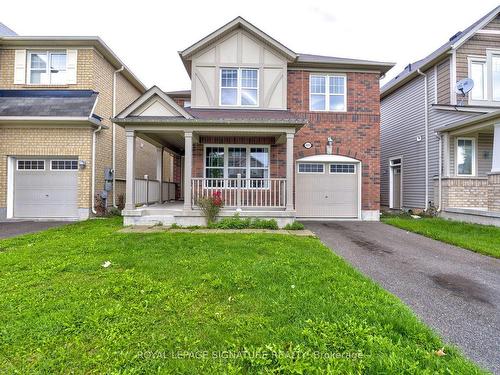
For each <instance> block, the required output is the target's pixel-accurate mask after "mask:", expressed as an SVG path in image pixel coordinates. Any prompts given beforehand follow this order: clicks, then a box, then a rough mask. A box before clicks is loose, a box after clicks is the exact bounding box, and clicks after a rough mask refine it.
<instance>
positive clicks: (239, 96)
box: [220, 68, 259, 107]
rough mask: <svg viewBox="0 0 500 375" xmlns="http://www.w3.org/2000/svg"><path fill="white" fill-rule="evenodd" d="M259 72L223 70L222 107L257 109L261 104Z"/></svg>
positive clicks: (221, 81) (240, 69)
mask: <svg viewBox="0 0 500 375" xmlns="http://www.w3.org/2000/svg"><path fill="white" fill-rule="evenodd" d="M258 91H259V71H258V69H247V68H222V69H221V71H220V105H222V106H241V107H256V106H257V105H258V103H259V99H258V98H259V93H258Z"/></svg>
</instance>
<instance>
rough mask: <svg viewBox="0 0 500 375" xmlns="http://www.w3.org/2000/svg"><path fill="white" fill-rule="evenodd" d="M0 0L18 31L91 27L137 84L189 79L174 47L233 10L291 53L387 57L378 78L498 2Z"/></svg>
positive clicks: (178, 85)
mask: <svg viewBox="0 0 500 375" xmlns="http://www.w3.org/2000/svg"><path fill="white" fill-rule="evenodd" d="M71 4H72V2H71V1H68V0H62V1H61V0H51V1H50V4H49V3H47V2H43V1H38V0H37V1H34V0H23V1H7V0H4V1H2V5H1V6H0V22H3V23H4V24H6V25H7V26H9V27H10V28H11V29H13V30H14V31H16V32H17V33H18V34H19V35H68V36H69V35H71V36H73V35H98V36H100V37H101V38H102V39H103V40H104V41H105V42H106V44H108V45H109V46H110V47H111V49H113V51H114V52H115V53H116V54H117V55H118V56H119V57H120V58H121V59H122V60H123V61H124V62H125V64H126V65H127V66H128V67H129V68H130V69H132V71H133V72H134V73H135V74H136V75H137V76H138V77H139V79H141V80H142V81H143V82H144V84H145V85H146V86H148V87H149V86H151V85H154V84H156V85H158V86H160V88H162V89H163V90H165V91H170V90H181V89H187V88H190V82H189V77H188V75H187V73H186V71H185V69H184V66H183V65H182V63H181V60H180V58H179V56H178V54H177V51H179V50H183V49H185V48H186V47H188V46H190V45H191V44H193V43H194V42H196V41H198V40H199V39H201V38H202V37H204V36H206V35H207V34H209V33H210V32H212V31H214V30H215V29H217V28H219V27H220V26H222V25H223V24H225V23H227V22H228V21H230V20H232V19H233V18H235V17H236V16H239V15H240V16H242V17H244V18H245V19H247V20H248V21H250V22H251V23H253V24H254V25H255V26H257V27H258V28H260V29H262V30H263V31H265V32H266V33H268V34H269V35H271V36H272V37H274V38H275V39H277V40H279V41H280V42H281V43H283V44H284V45H286V46H287V47H289V48H290V49H292V50H293V51H295V52H301V53H312V54H318V55H329V56H338V57H352V58H361V59H368V60H381V61H391V62H396V63H397V64H398V65H397V66H396V67H395V68H393V69H392V70H391V71H390V72H389V74H388V75H387V77H386V79H388V78H391V77H393V76H394V75H396V74H397V72H398V71H399V70H400V69H402V68H403V67H404V66H406V65H407V64H408V63H409V62H412V61H415V60H418V59H421V58H422V57H424V56H425V55H427V54H429V53H430V52H432V51H433V50H434V49H436V48H437V47H439V46H440V45H441V44H443V43H444V42H445V41H446V40H448V39H449V37H450V36H452V35H453V34H454V33H455V32H457V31H459V30H463V29H464V28H466V27H467V26H468V25H470V24H471V23H473V22H474V21H476V20H477V19H478V18H480V17H481V16H483V15H484V14H486V13H487V12H489V11H490V10H491V9H493V8H494V7H495V6H497V5H498V0H476V1H471V0H467V1H466V0H422V1H419V2H414V1H392V0H376V1H374V0H371V1H356V0H350V1H335V0H330V1H328V0H323V1H322V0H303V1H300V2H298V1H293V0H288V1H273V0H265V1H260V0H254V1H252V2H242V1H241V2H239V1H234V0H233V1H216V0H205V1H203V0H202V1H199V0H196V1H194V0H184V1H151V0H142V1H127V0H122V1H107V0H85V1H84V2H81V1H80V2H75V3H74V4H75V5H74V6H73V5H71ZM97 10H98V11H97Z"/></svg>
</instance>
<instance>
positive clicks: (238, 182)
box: [236, 173, 241, 211]
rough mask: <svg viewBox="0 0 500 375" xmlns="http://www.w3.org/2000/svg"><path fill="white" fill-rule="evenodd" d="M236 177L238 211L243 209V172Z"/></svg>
mask: <svg viewBox="0 0 500 375" xmlns="http://www.w3.org/2000/svg"><path fill="white" fill-rule="evenodd" d="M236 177H237V178H236V211H241V173H238V174H237V175H236Z"/></svg>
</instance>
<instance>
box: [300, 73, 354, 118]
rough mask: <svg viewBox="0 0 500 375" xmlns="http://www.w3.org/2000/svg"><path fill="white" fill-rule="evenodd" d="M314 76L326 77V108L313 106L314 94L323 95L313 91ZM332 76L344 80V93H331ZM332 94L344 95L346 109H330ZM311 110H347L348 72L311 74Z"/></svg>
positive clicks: (338, 111)
mask: <svg viewBox="0 0 500 375" xmlns="http://www.w3.org/2000/svg"><path fill="white" fill-rule="evenodd" d="M312 77H324V78H325V94H324V95H325V109H313V108H312V100H311V97H312V95H322V94H317V93H314V94H313V92H312ZM330 77H341V78H343V80H344V94H343V95H341V94H333V93H330ZM330 96H343V97H344V109H343V110H333V109H330ZM309 111H310V112H337V113H342V112H347V74H345V73H328V74H321V73H320V74H317V73H314V74H310V75H309Z"/></svg>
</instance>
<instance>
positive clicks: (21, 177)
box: [14, 159, 78, 218]
mask: <svg viewBox="0 0 500 375" xmlns="http://www.w3.org/2000/svg"><path fill="white" fill-rule="evenodd" d="M14 217H15V218H58V217H61V218H62V217H72V218H74V217H78V160H68V159H64V160H63V159H17V160H15V168H14Z"/></svg>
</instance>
